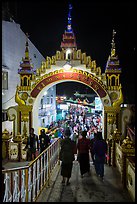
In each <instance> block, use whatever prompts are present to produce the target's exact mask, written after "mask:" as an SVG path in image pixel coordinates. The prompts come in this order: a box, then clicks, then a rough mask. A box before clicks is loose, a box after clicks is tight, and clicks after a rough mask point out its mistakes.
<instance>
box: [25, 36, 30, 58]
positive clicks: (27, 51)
mask: <svg viewBox="0 0 137 204" xmlns="http://www.w3.org/2000/svg"><path fill="white" fill-rule="evenodd" d="M28 37H29V34H28V33H26V50H25V59H29V49H28V46H29V45H28Z"/></svg>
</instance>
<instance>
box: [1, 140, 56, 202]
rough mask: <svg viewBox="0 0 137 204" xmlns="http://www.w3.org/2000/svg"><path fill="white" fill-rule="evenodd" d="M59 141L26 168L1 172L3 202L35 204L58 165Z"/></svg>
mask: <svg viewBox="0 0 137 204" xmlns="http://www.w3.org/2000/svg"><path fill="white" fill-rule="evenodd" d="M59 147H60V139H59V138H57V139H56V140H55V141H54V142H53V143H52V144H51V145H50V146H49V147H48V148H47V149H46V150H44V151H43V152H42V153H41V154H40V155H39V156H38V157H37V158H36V159H35V160H33V161H32V162H30V163H29V164H28V166H25V167H18V168H12V169H5V170H2V174H3V176H4V188H5V189H4V192H3V202H35V201H36V199H37V198H38V196H39V195H40V193H41V191H42V190H43V188H44V187H45V186H48V185H49V181H50V176H51V173H52V170H53V169H54V167H55V166H56V165H57V164H58V159H59Z"/></svg>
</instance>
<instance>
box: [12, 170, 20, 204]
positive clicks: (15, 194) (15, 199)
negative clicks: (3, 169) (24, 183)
mask: <svg viewBox="0 0 137 204" xmlns="http://www.w3.org/2000/svg"><path fill="white" fill-rule="evenodd" d="M14 174H15V175H14V187H13V189H14V190H13V202H19V197H20V189H19V181H18V173H17V171H15V172H14Z"/></svg>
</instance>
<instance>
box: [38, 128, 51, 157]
mask: <svg viewBox="0 0 137 204" xmlns="http://www.w3.org/2000/svg"><path fill="white" fill-rule="evenodd" d="M39 142H40V153H42V152H43V151H44V150H45V149H46V148H47V147H48V146H49V145H50V144H51V142H50V138H49V136H48V135H47V134H46V133H45V129H42V130H41V134H40V135H39Z"/></svg>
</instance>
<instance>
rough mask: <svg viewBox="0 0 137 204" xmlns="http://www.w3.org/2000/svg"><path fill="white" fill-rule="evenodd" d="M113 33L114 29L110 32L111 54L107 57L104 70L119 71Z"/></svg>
mask: <svg viewBox="0 0 137 204" xmlns="http://www.w3.org/2000/svg"><path fill="white" fill-rule="evenodd" d="M115 34H116V31H115V30H114V29H113V33H112V42H111V45H112V46H111V55H110V56H109V57H108V61H107V64H106V71H105V72H111V71H112V70H113V72H121V68H119V60H118V56H117V55H116V48H115V41H114V38H115Z"/></svg>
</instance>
